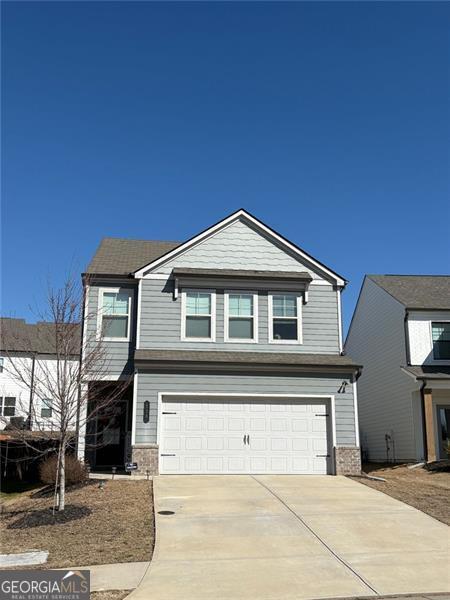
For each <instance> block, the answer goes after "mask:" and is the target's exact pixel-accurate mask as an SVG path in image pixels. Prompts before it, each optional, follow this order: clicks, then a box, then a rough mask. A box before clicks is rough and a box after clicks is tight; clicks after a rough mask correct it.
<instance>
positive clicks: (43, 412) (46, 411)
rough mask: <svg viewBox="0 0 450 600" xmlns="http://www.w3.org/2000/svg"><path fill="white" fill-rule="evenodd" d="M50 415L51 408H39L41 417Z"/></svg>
mask: <svg viewBox="0 0 450 600" xmlns="http://www.w3.org/2000/svg"><path fill="white" fill-rule="evenodd" d="M51 416H52V409H51V408H41V417H46V418H48V417H51Z"/></svg>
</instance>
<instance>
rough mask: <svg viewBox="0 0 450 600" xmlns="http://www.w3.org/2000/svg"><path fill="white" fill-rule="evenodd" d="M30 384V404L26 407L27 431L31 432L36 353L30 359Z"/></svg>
mask: <svg viewBox="0 0 450 600" xmlns="http://www.w3.org/2000/svg"><path fill="white" fill-rule="evenodd" d="M31 361H32V362H31V382H30V403H29V406H28V429H29V430H30V431H31V430H32V429H33V418H32V416H31V415H32V412H33V396H34V370H35V367H36V353H35V352H34V353H33V355H32V358H31Z"/></svg>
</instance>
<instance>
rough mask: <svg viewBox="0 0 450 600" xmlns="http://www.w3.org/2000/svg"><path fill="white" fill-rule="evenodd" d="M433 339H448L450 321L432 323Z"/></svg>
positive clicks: (449, 339) (449, 336) (449, 338)
mask: <svg viewBox="0 0 450 600" xmlns="http://www.w3.org/2000/svg"><path fill="white" fill-rule="evenodd" d="M431 327H432V330H433V341H440V342H442V341H450V323H433V324H432V326H431Z"/></svg>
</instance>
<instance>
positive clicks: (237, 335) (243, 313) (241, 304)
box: [224, 292, 258, 342]
mask: <svg viewBox="0 0 450 600" xmlns="http://www.w3.org/2000/svg"><path fill="white" fill-rule="evenodd" d="M224 316H225V338H224V339H225V341H226V342H257V341H258V295H257V294H253V293H252V294H249V293H242V294H241V293H234V292H229V293H226V294H225V315H224Z"/></svg>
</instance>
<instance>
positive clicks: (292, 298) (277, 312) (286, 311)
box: [269, 294, 302, 344]
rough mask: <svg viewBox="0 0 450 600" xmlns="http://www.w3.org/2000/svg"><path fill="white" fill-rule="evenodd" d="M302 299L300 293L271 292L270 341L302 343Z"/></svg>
mask: <svg viewBox="0 0 450 600" xmlns="http://www.w3.org/2000/svg"><path fill="white" fill-rule="evenodd" d="M300 300H301V297H300V295H298V294H269V342H273V343H277V344H298V343H301V341H302V332H301V301H300Z"/></svg>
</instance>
